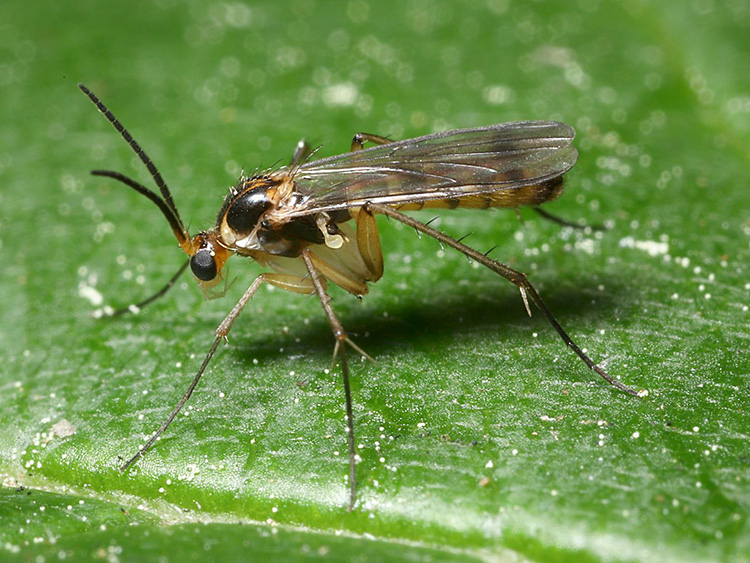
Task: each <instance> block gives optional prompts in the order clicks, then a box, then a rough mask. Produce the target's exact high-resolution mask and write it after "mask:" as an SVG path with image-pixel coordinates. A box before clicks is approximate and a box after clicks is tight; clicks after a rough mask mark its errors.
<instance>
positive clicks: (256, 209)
mask: <svg viewBox="0 0 750 563" xmlns="http://www.w3.org/2000/svg"><path fill="white" fill-rule="evenodd" d="M79 87H80V88H81V90H82V91H83V92H84V93H85V94H86V95H87V96H88V97H89V99H90V100H91V101H92V102H93V103H94V104H95V105H96V106H97V108H99V111H101V112H102V113H103V114H104V116H105V117H106V118H107V120H108V121H109V122H110V123H111V124H112V125H113V126H114V128H115V129H116V130H117V131H118V132H119V133H120V135H121V136H122V138H123V139H124V140H125V141H126V142H127V143H128V144H129V145H130V147H131V149H132V150H133V151H134V152H135V154H136V155H138V158H139V159H140V160H141V162H142V163H143V164H144V165H145V166H146V168H147V169H148V171H149V172H150V174H151V177H152V178H153V180H154V183H155V184H156V186H157V187H158V188H159V193H156V192H155V191H152V190H151V189H149V188H147V187H146V186H144V185H142V184H140V183H138V182H137V181H135V180H133V179H131V178H128V177H127V176H125V175H123V174H120V173H119V172H113V171H110V170H94V171H92V172H91V173H92V174H93V175H94V176H106V177H109V178H113V179H115V180H117V181H119V182H121V183H123V184H125V185H126V186H128V187H130V188H132V189H134V190H135V191H137V192H138V193H140V194H141V195H143V196H145V197H147V198H148V199H150V200H151V201H152V202H153V203H154V204H156V206H157V207H158V208H159V210H160V211H161V212H162V214H163V215H164V217H166V219H167V221H168V222H169V226H170V227H171V228H172V231H173V232H174V234H175V236H176V237H177V241H178V242H179V244H180V247H181V248H182V250H183V251H184V252H185V253H186V254H187V255H188V256H189V259H188V260H187V261H186V262H185V263H184V264H183V265H182V267H180V269H179V270H178V271H177V273H176V274H175V275H174V276H173V277H172V279H170V280H169V282H168V283H167V284H166V285H165V286H164V287H163V288H162V289H161V290H160V291H159V292H157V293H156V294H154V295H153V296H151V297H149V298H148V299H146V300H144V301H142V302H141V303H139V304H137V305H136V306H135V307H137V308H140V307H143V306H145V305H147V304H148V303H150V302H151V301H153V300H154V299H157V298H158V297H160V296H162V295H163V294H164V293H166V291H168V290H169V288H170V287H171V286H172V285H174V283H175V281H176V280H177V279H178V278H179V276H180V275H181V274H182V273H183V272H184V271H185V270H186V269H187V267H188V266H190V270H191V271H192V273H193V276H194V277H195V279H196V280H197V282H198V285H199V286H200V287H201V289H203V290H204V291H207V290H209V289H211V288H212V287H214V286H216V285H217V284H219V283H220V282H222V280H223V279H224V278H223V275H222V269H223V267H224V264H225V263H226V261H227V259H228V258H229V257H230V256H232V255H233V254H237V255H239V256H246V257H249V258H252V259H254V260H255V261H256V262H258V263H259V264H260V265H261V266H264V267H267V268H269V269H270V270H272V271H271V272H267V273H262V274H260V275H259V276H258V277H257V278H255V281H253V282H252V283H251V284H250V286H249V287H248V289H247V290H246V291H245V293H244V295H243V296H242V297H241V298H240V300H239V301H238V302H237V304H236V305H235V306H234V308H233V309H232V310H231V311H230V312H229V314H228V315H227V316H226V318H225V319H224V320H223V321H222V322H221V324H220V325H219V326H218V328H217V329H216V332H215V338H214V341H213V344H212V345H211V347H210V348H209V350H208V353H207V354H206V356H205V358H204V360H203V363H202V364H201V365H200V367H199V368H198V371H197V373H196V374H195V377H194V378H193V380H192V382H191V384H190V386H189V387H188V389H187V391H186V392H185V394H184V395H183V396H182V398H181V399H180V401H179V402H178V403H177V405H176V406H175V407H174V409H173V410H172V412H171V413H170V415H169V416H168V417H167V419H166V420H165V421H164V422H163V423H162V425H161V426H160V427H159V429H158V430H157V431H156V432H155V433H154V434H153V436H152V437H151V438H150V439H149V440H148V442H147V443H146V444H145V445H144V446H143V447H141V449H140V450H139V451H138V452H137V453H136V454H135V455H134V456H133V457H132V458H130V459H129V460H128V461H127V462H126V463H125V464H123V465H122V467H121V468H120V470H121V471H125V470H127V469H128V468H129V467H130V466H131V465H132V464H134V463H135V462H136V461H137V460H138V458H140V457H141V456H142V455H143V454H144V453H146V452H147V451H148V450H149V448H151V446H153V444H154V442H156V440H157V439H158V438H159V436H160V435H161V434H162V433H163V432H164V431H165V430H166V429H167V427H168V426H169V424H170V423H171V422H172V420H174V418H175V416H176V415H177V413H178V412H179V411H180V409H181V408H182V406H183V405H184V404H185V402H186V401H187V400H188V399H189V398H190V395H191V394H192V392H193V390H194V389H195V386H196V385H197V384H198V380H199V379H200V378H201V375H202V374H203V372H204V371H205V369H206V366H207V365H208V363H209V361H210V360H211V358H212V357H213V355H214V353H215V352H216V349H217V348H218V346H219V344H220V343H221V341H222V340H224V339H225V338H226V336H227V334H228V333H229V331H230V329H231V328H232V325H233V324H234V321H235V320H236V319H237V317H238V316H239V314H240V313H241V312H242V309H243V308H244V307H245V305H247V303H248V301H250V299H251V298H252V297H253V295H255V293H256V292H257V291H258V289H259V288H260V286H261V285H263V284H270V285H272V286H276V287H278V288H281V289H284V290H287V291H291V292H294V293H301V294H305V295H310V294H314V295H315V296H317V298H318V299H319V300H320V304H321V305H322V307H323V311H324V312H325V315H326V317H327V318H328V322H329V324H330V326H331V330H332V331H333V336H334V340H335V345H334V352H333V354H334V360H335V359H336V358H338V359H339V361H340V364H341V373H342V377H343V383H344V399H345V404H346V420H347V431H348V443H349V510H351V509H352V508H353V507H354V504H355V500H356V479H355V463H356V453H355V448H354V419H353V415H352V398H351V391H350V388H349V368H348V365H347V356H346V351H347V346H349V347H351V348H352V349H353V350H355V351H356V352H357V353H359V354H362V355H364V356H367V355H366V354H365V352H364V351H363V350H362V349H361V348H359V347H358V346H357V345H356V344H354V342H352V340H350V339H349V337H348V336H347V334H346V332H345V331H344V328H343V326H342V324H341V322H340V321H339V319H338V317H337V316H336V313H335V312H334V311H333V308H332V306H331V299H330V298H329V296H328V294H327V293H326V289H327V283H328V282H331V283H334V284H336V285H338V286H340V287H341V288H343V289H345V290H346V291H348V292H349V293H352V294H354V295H356V296H362V295H364V294H366V293H367V291H368V287H367V284H368V282H369V283H371V282H376V281H377V280H379V279H380V277H381V276H382V275H383V256H382V253H381V249H380V238H379V236H378V227H377V223H376V221H375V215H376V214H380V215H385V216H386V217H389V218H390V219H393V220H396V221H400V222H401V223H404V224H406V225H408V226H409V227H412V228H414V229H415V230H416V231H418V232H420V233H423V234H425V235H428V236H430V237H433V238H434V239H436V240H438V241H439V242H440V243H441V244H442V245H444V246H449V247H451V248H454V249H456V250H457V251H459V252H461V253H463V254H465V255H466V256H467V257H468V258H470V259H471V260H475V261H476V262H478V263H479V264H482V265H483V266H486V267H487V268H489V269H490V270H492V271H493V272H495V273H496V274H498V275H500V276H502V277H503V278H505V279H506V280H508V281H509V282H511V283H512V284H514V285H516V286H517V287H518V288H519V290H520V291H521V297H522V298H523V302H524V305H525V307H526V310H527V312H528V313H529V314H531V310H530V308H529V299H530V300H531V301H532V302H533V303H534V304H535V305H536V306H537V307H538V308H539V309H540V310H541V311H542V313H543V314H544V316H545V317H546V318H547V321H548V322H549V323H550V324H551V325H552V327H553V328H554V329H555V330H556V331H557V333H558V334H559V335H560V338H562V340H563V342H565V344H566V345H567V346H569V347H570V348H571V349H572V350H573V351H574V352H575V353H576V354H577V355H578V357H579V358H580V359H581V360H583V362H584V363H585V364H586V365H587V366H588V367H589V368H590V369H592V370H594V371H595V372H596V373H598V374H599V375H600V376H601V377H602V378H604V379H605V380H606V381H607V382H609V383H610V384H612V385H613V386H615V387H616V388H618V389H620V390H621V391H624V392H626V393H628V394H631V395H637V393H636V392H635V391H634V390H633V389H630V388H629V387H627V386H625V385H623V384H622V383H620V382H619V381H617V380H616V379H614V378H612V377H611V376H610V375H609V374H608V373H607V372H606V371H604V370H603V369H602V368H601V367H599V366H598V365H596V364H595V363H594V362H593V361H592V360H591V358H589V356H588V355H587V354H586V353H585V352H584V351H583V350H582V349H581V348H580V347H579V346H578V345H577V344H576V343H575V342H573V340H572V339H571V338H570V336H568V333H567V332H565V330H564V329H563V328H562V326H561V325H560V323H558V322H557V319H556V318H555V317H554V315H552V313H551V312H550V311H549V309H547V307H546V306H545V305H544V303H543V302H542V299H541V298H540V297H539V295H538V294H537V292H536V290H535V289H534V288H533V286H532V285H531V284H530V283H529V281H528V280H527V278H526V276H525V275H524V274H522V273H521V272H518V271H516V270H513V269H512V268H509V267H508V266H506V265H504V264H502V263H500V262H497V261H495V260H493V259H491V258H488V257H487V256H486V255H485V254H482V253H481V252H478V251H476V250H474V249H472V248H470V247H468V246H466V245H465V244H463V243H462V242H461V241H460V240H456V239H454V238H452V237H449V236H448V235H446V234H444V233H442V232H440V231H438V230H436V229H434V228H433V227H430V226H429V225H428V224H425V223H422V222H420V221H418V220H416V219H414V218H412V217H411V216H409V215H405V214H404V211H410V210H417V209H427V208H430V209H455V208H457V207H468V208H475V209H486V208H490V207H503V208H517V207H519V206H530V207H532V208H534V209H535V210H537V211H538V212H539V213H540V214H542V215H543V216H545V217H547V218H551V219H553V220H556V218H554V217H553V216H550V215H549V214H548V213H546V212H544V211H543V210H541V209H539V208H538V206H539V205H541V204H542V203H545V202H547V201H550V200H553V199H555V198H556V197H558V196H559V195H560V194H561V193H562V190H563V174H565V173H566V172H567V171H568V170H570V168H571V167H572V166H573V164H574V163H575V161H576V158H577V152H576V150H575V148H574V147H573V145H572V141H573V138H574V136H575V131H574V130H573V128H572V127H571V126H569V125H566V124H564V123H557V122H552V121H522V122H517V123H505V124H500V125H490V126H488V127H479V128H475V129H459V130H455V131H447V132H444V133H434V134H432V135H426V136H424V137H417V138H415V139H408V140H405V141H390V140H388V139H386V138H383V137H379V136H376V135H369V134H364V133H358V134H357V135H355V136H354V138H353V140H352V145H351V152H349V153H346V154H342V155H338V156H332V157H329V158H323V159H319V160H310V157H311V155H312V153H313V151H312V150H311V147H310V146H309V145H308V144H307V143H305V142H304V141H301V142H300V143H299V144H298V146H297V148H296V150H295V151H294V155H293V158H292V161H291V163H290V164H289V166H284V167H282V168H279V169H278V170H274V171H269V172H265V173H263V174H258V175H254V176H252V177H242V178H240V180H239V182H238V183H237V185H236V186H234V187H233V188H231V189H230V191H229V194H228V195H227V196H226V198H225V199H224V204H223V205H222V206H221V209H220V210H219V213H218V216H217V218H216V224H215V225H214V226H213V227H211V228H210V229H207V230H205V231H199V232H198V233H197V234H196V235H194V236H190V235H189V234H188V231H187V229H186V228H185V225H184V223H183V222H182V219H180V214H179V213H178V212H177V207H176V206H175V203H174V200H173V199H172V194H171V192H170V191H169V188H168V187H167V184H166V183H165V182H164V180H163V179H162V177H161V174H159V171H158V170H157V169H156V166H155V165H154V163H153V162H152V161H151V159H150V158H149V157H148V156H147V155H146V153H145V152H144V151H143V149H141V147H140V145H139V144H138V143H137V142H136V141H135V140H134V139H133V137H132V136H131V135H130V133H128V131H127V130H126V129H125V128H124V127H123V126H122V124H121V123H120V121H119V120H118V119H117V118H116V117H115V116H114V115H113V114H112V112H111V111H109V109H108V108H107V107H106V106H105V105H104V104H103V103H102V102H101V101H100V100H99V98H97V97H96V96H95V95H94V94H93V93H92V92H91V91H90V90H89V89H88V88H86V86H84V85H82V84H80V85H79ZM366 142H369V143H372V144H374V145H376V146H373V147H371V148H364V144H365V143H366ZM131 307H132V306H131ZM128 310H129V309H128V308H125V309H120V310H118V311H114V312H113V313H112V314H119V313H121V312H127V311H128Z"/></svg>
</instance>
